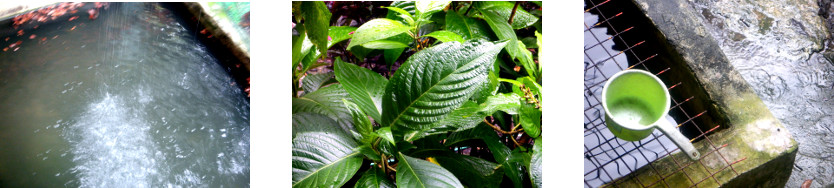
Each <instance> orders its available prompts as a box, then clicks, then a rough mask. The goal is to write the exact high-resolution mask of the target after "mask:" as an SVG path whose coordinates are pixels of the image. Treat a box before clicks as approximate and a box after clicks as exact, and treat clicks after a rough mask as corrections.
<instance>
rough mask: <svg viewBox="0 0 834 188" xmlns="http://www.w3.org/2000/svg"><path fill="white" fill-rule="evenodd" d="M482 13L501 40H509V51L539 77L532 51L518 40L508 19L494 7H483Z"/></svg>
mask: <svg viewBox="0 0 834 188" xmlns="http://www.w3.org/2000/svg"><path fill="white" fill-rule="evenodd" d="M479 3H481V2H476V3H475V4H476V5H478V4H479ZM480 11H481V14H483V17H484V20H486V22H487V24H489V27H490V28H492V31H493V32H495V34H496V35H497V36H498V39H500V40H508V41H509V43H508V44H507V46H506V49H507V53H509V54H510V56H512V57H513V59H516V60H518V61H519V62H520V64H521V66H523V67H524V69H525V71H526V72H527V75H529V76H532V77H535V78H538V77H539V76H538V72H537V71H536V70H537V69H535V62H533V57H532V55H531V54H530V51H527V48H525V46H524V44H523V43H521V42H520V41H518V37H516V35H515V31H514V30H513V29H512V28H511V27H510V24H508V23H507V21H506V19H502V18H501V16H500V15H499V14H498V13H497V12H496V11H495V10H492V9H481V10H480Z"/></svg>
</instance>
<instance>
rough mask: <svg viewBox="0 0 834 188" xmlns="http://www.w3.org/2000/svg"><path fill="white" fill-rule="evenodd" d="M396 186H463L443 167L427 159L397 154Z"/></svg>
mask: <svg viewBox="0 0 834 188" xmlns="http://www.w3.org/2000/svg"><path fill="white" fill-rule="evenodd" d="M398 156H399V157H398V158H399V161H400V163H399V165H397V187H420V188H429V187H457V188H463V185H461V184H460V180H458V179H457V178H455V176H454V175H452V173H451V172H449V171H448V170H446V169H445V168H443V167H441V166H439V165H437V164H434V163H430V162H428V161H425V160H422V159H417V158H413V157H409V156H405V155H403V154H402V153H400V154H399V155H398Z"/></svg>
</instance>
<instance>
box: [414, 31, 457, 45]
mask: <svg viewBox="0 0 834 188" xmlns="http://www.w3.org/2000/svg"><path fill="white" fill-rule="evenodd" d="M423 37H433V38H436V39H437V40H440V41H442V42H451V41H457V42H461V43H462V42H463V38H462V37H461V36H460V35H458V34H455V33H452V32H449V31H435V32H432V33H429V34H426V35H423Z"/></svg>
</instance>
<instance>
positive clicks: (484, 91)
mask: <svg viewBox="0 0 834 188" xmlns="http://www.w3.org/2000/svg"><path fill="white" fill-rule="evenodd" d="M496 62H497V61H496ZM492 67H493V68H492V69H490V70H489V74H488V75H487V78H488V79H489V81H487V82H485V83H484V84H483V85H482V86H481V89H480V90H479V91H478V92H476V93H475V95H472V98H471V99H472V100H474V101H475V102H478V103H483V102H484V101H486V99H487V97H489V96H493V95H495V94H496V93H498V86H499V84H500V82H499V81H498V72H499V71H500V69H499V68H498V64H497V63H493V65H492Z"/></svg>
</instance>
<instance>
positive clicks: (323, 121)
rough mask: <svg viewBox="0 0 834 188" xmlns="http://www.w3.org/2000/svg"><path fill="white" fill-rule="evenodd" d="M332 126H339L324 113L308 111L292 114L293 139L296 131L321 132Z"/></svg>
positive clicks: (296, 133)
mask: <svg viewBox="0 0 834 188" xmlns="http://www.w3.org/2000/svg"><path fill="white" fill-rule="evenodd" d="M313 125H316V126H313ZM333 126H336V127H339V123H336V121H334V120H333V119H330V117H327V116H325V115H322V114H316V113H310V112H299V113H294V114H293V115H292V138H293V139H294V138H295V136H296V135H298V133H303V132H322V131H326V130H329V127H333Z"/></svg>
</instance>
